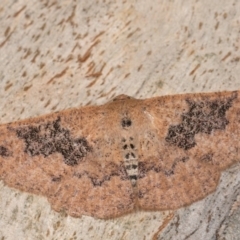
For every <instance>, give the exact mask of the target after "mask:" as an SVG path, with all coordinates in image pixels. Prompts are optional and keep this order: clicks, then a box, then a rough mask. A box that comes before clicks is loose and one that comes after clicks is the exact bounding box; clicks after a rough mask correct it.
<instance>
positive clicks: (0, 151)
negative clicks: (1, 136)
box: [0, 145, 11, 157]
mask: <svg viewBox="0 0 240 240" xmlns="http://www.w3.org/2000/svg"><path fill="white" fill-rule="evenodd" d="M10 155H11V154H10V151H9V150H8V149H7V148H6V147H4V146H1V145H0V156H2V157H9V156H10Z"/></svg>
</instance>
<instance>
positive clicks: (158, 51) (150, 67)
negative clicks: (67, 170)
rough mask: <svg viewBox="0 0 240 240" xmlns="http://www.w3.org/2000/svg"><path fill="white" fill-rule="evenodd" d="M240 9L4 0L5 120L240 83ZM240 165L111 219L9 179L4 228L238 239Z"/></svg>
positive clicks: (66, 235) (2, 188)
mask: <svg viewBox="0 0 240 240" xmlns="http://www.w3.org/2000/svg"><path fill="white" fill-rule="evenodd" d="M239 15H240V2H239V1H237V0H235V1H223V0H220V1H219V0H213V1H210V2H209V1H207V0H203V1H188V0H187V1H176V0H174V1H157V0H153V1H144V0H141V1H137V2H132V1H125V2H122V1H115V2H112V1H105V2H94V3H92V1H83V0H82V1H28V2H26V1H23V0H19V1H9V0H8V1H1V3H0V22H1V25H0V51H1V55H0V62H1V71H0V99H1V101H0V120H1V123H7V122H12V121H15V120H18V119H25V118H28V117H33V116H39V115H42V114H45V113H51V112H54V111H58V110H62V109H67V108H70V107H77V106H80V105H89V104H91V105H93V104H101V103H105V102H107V101H108V100H109V99H111V98H113V97H115V96H117V95H119V94H122V93H124V94H127V95H130V96H133V97H136V98H146V97H153V96H160V95H167V94H177V93H184V92H216V91H223V90H238V89H240V80H239V76H240V68H239V60H240V52H239V47H240V46H239V24H240V23H239ZM176 143H177V141H176ZM0 150H1V151H2V153H3V154H8V152H6V151H5V150H4V149H0ZM239 171H240V166H239V165H238V164H236V165H234V166H232V167H231V168H228V169H226V170H225V171H224V172H223V173H222V175H221V178H220V181H219V184H218V186H217V190H216V191H215V192H213V193H212V194H210V195H208V196H207V197H206V198H204V199H203V200H201V201H198V202H196V203H193V204H191V205H190V206H188V207H186V208H181V209H179V210H176V211H163V212H157V211H154V212H147V211H137V212H134V213H131V214H128V215H126V216H122V217H119V218H115V219H111V220H96V219H94V218H92V217H85V216H83V217H81V218H73V217H70V216H67V215H66V214H65V213H56V212H55V211H54V210H52V209H51V207H50V204H49V203H48V201H47V199H46V198H44V197H39V196H37V195H31V194H28V193H25V192H20V191H17V190H15V189H12V188H9V187H7V186H6V185H4V184H3V182H2V181H1V182H0V208H1V210H0V237H2V238H4V239H16V238H18V239H164V240H165V239H204V240H205V239H221V240H223V239H238V237H239V235H240V232H239V229H238V226H239V224H240V187H239V186H240V174H239Z"/></svg>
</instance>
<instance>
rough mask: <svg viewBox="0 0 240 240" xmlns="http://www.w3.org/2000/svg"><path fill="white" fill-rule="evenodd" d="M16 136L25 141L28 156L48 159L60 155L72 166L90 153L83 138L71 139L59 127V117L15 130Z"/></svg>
mask: <svg viewBox="0 0 240 240" xmlns="http://www.w3.org/2000/svg"><path fill="white" fill-rule="evenodd" d="M16 133H17V136H18V137H19V138H21V139H23V140H24V141H25V144H26V147H25V150H24V151H25V152H26V153H28V154H29V155H30V156H36V155H40V154H42V155H43V156H44V157H48V156H49V155H50V154H53V153H56V152H57V153H60V154H62V156H63V161H64V163H65V164H67V165H69V166H74V165H76V164H78V163H79V161H81V159H82V158H83V157H85V156H86V155H87V153H88V152H90V151H91V147H90V146H89V144H88V142H87V140H86V139H85V138H83V137H81V138H76V139H73V138H72V137H71V135H70V132H69V130H67V129H64V128H62V127H61V125H60V117H58V119H57V120H56V121H53V122H48V123H46V124H41V125H38V126H27V127H21V128H18V129H16Z"/></svg>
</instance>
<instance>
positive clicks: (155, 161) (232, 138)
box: [138, 92, 240, 210]
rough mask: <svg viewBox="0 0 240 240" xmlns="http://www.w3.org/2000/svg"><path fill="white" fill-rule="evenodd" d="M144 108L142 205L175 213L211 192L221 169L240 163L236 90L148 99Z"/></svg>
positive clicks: (238, 105) (141, 164) (139, 181)
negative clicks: (145, 118) (146, 126)
mask: <svg viewBox="0 0 240 240" xmlns="http://www.w3.org/2000/svg"><path fill="white" fill-rule="evenodd" d="M144 108H145V110H144V114H145V116H146V117H147V118H148V119H149V127H148V128H146V129H144V132H145V136H147V137H145V138H141V142H140V145H141V147H140V151H141V154H140V155H141V157H140V158H139V179H138V204H139V207H140V208H142V209H152V210H154V209H155V210H156V209H157V210H167V209H176V208H179V207H183V206H185V205H188V204H190V203H193V202H195V201H197V200H199V199H202V198H204V197H206V196H207V195H208V194H209V193H211V192H213V191H214V190H215V189H216V186H217V184H218V180H219V177H220V173H221V170H223V169H225V168H226V167H228V166H229V165H230V164H233V163H234V162H236V161H238V160H239V150H240V142H239V137H240V130H239V128H238V125H239V121H240V118H239V114H240V100H239V96H238V92H223V93H204V94H184V95H176V96H166V97H159V98H153V99H147V100H145V101H144ZM141 134H142V133H141Z"/></svg>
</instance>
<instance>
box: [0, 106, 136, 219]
mask: <svg viewBox="0 0 240 240" xmlns="http://www.w3.org/2000/svg"><path fill="white" fill-rule="evenodd" d="M114 111H115V112H116V111H117V110H116V109H112V108H111V107H110V108H108V107H106V106H105V107H85V108H80V109H73V110H67V111H63V112H59V113H55V114H50V115H46V116H43V117H38V118H33V119H30V120H25V121H19V122H16V123H12V124H7V125H2V126H0V178H1V179H2V180H3V181H4V182H5V183H6V184H7V185H9V186H11V187H14V188H17V189H20V190H23V191H26V192H30V193H35V194H40V195H43V196H46V197H47V198H48V200H49V201H50V203H51V205H52V207H53V208H54V209H55V210H57V211H61V210H64V211H66V212H67V213H68V214H70V215H72V216H81V215H82V214H85V215H91V216H95V217H98V218H109V217H113V216H116V215H119V213H120V214H123V213H127V212H129V211H131V210H132V209H133V207H134V204H135V203H134V196H133V189H132V186H131V182H130V181H127V180H128V176H127V173H126V170H125V167H124V162H123V159H122V153H121V151H120V150H119V149H120V148H119V143H121V141H122V139H121V138H120V137H119V136H118V135H117V133H116V131H118V130H116V128H118V127H117V126H115V125H116V124H115V123H116V119H115V118H116V116H117V114H116V113H114ZM119 128H121V124H119Z"/></svg>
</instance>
